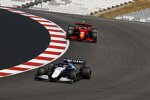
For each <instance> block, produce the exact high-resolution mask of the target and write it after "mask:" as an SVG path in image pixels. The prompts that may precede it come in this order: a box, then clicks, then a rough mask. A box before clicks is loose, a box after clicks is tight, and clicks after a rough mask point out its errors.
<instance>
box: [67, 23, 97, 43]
mask: <svg viewBox="0 0 150 100" xmlns="http://www.w3.org/2000/svg"><path fill="white" fill-rule="evenodd" d="M97 33H98V31H97V30H96V29H95V28H93V27H92V25H91V24H90V23H87V22H76V23H75V25H74V26H70V25H69V26H68V30H67V35H66V38H67V39H69V40H79V41H87V42H94V43H96V42H97Z"/></svg>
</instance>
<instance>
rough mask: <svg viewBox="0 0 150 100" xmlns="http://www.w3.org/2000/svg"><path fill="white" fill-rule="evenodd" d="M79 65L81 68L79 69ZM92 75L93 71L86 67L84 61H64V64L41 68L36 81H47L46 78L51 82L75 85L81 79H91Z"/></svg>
mask: <svg viewBox="0 0 150 100" xmlns="http://www.w3.org/2000/svg"><path fill="white" fill-rule="evenodd" d="M75 65H76V66H75ZM77 65H78V67H79V68H77ZM91 73H92V71H91V69H90V68H89V67H86V66H85V61H84V60H76V59H64V61H63V63H58V64H52V65H51V66H50V67H42V68H39V69H38V71H37V73H36V75H35V80H45V76H46V77H47V79H48V80H49V81H51V82H56V81H67V82H70V83H75V82H76V81H78V80H80V79H90V78H91Z"/></svg>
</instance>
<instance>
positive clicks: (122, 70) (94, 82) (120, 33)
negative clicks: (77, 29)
mask: <svg viewBox="0 0 150 100" xmlns="http://www.w3.org/2000/svg"><path fill="white" fill-rule="evenodd" d="M29 12H31V13H33V14H36V15H40V16H42V17H45V18H48V19H51V20H53V21H54V22H56V23H57V24H59V25H61V26H62V27H63V28H64V29H66V27H67V25H68V24H71V23H73V22H74V21H76V20H83V19H84V20H87V21H89V22H91V23H92V24H93V25H94V26H96V27H97V28H98V29H99V31H100V32H101V33H100V34H99V41H98V43H97V44H88V43H80V42H71V44H70V47H69V50H68V51H67V52H66V53H65V55H63V57H72V58H78V59H84V60H86V61H87V64H88V65H89V66H91V67H92V70H93V74H92V79H91V80H81V81H79V82H77V83H76V84H64V83H49V82H37V81H34V80H33V76H34V73H35V72H36V70H34V71H30V72H26V73H23V74H20V75H15V76H11V77H6V78H2V79H0V99H1V100H10V99H11V100H149V99H150V53H149V51H150V25H149V24H142V23H141V24H138V23H130V22H120V21H111V20H104V19H98V18H94V17H84V16H73V15H65V14H56V13H46V12H36V11H34V12H33V11H29ZM63 57H61V58H60V59H58V60H57V61H56V62H58V61H61V60H62V59H63Z"/></svg>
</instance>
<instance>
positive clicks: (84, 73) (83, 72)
mask: <svg viewBox="0 0 150 100" xmlns="http://www.w3.org/2000/svg"><path fill="white" fill-rule="evenodd" d="M91 74H92V71H91V69H90V68H89V67H83V68H81V76H82V78H83V79H90V78H91Z"/></svg>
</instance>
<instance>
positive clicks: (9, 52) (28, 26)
mask: <svg viewBox="0 0 150 100" xmlns="http://www.w3.org/2000/svg"><path fill="white" fill-rule="evenodd" d="M48 44H49V33H48V32H47V30H46V29H45V28H44V27H43V26H41V25H40V24H39V23H37V22H35V21H33V20H31V19H29V18H27V17H24V16H20V15H19V14H14V13H11V12H8V11H6V10H0V69H3V68H7V67H13V66H15V65H18V64H21V63H24V62H26V61H28V60H30V59H32V58H34V57H36V56H38V55H39V54H40V53H42V52H43V51H44V50H45V49H46V48H47V46H48Z"/></svg>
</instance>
